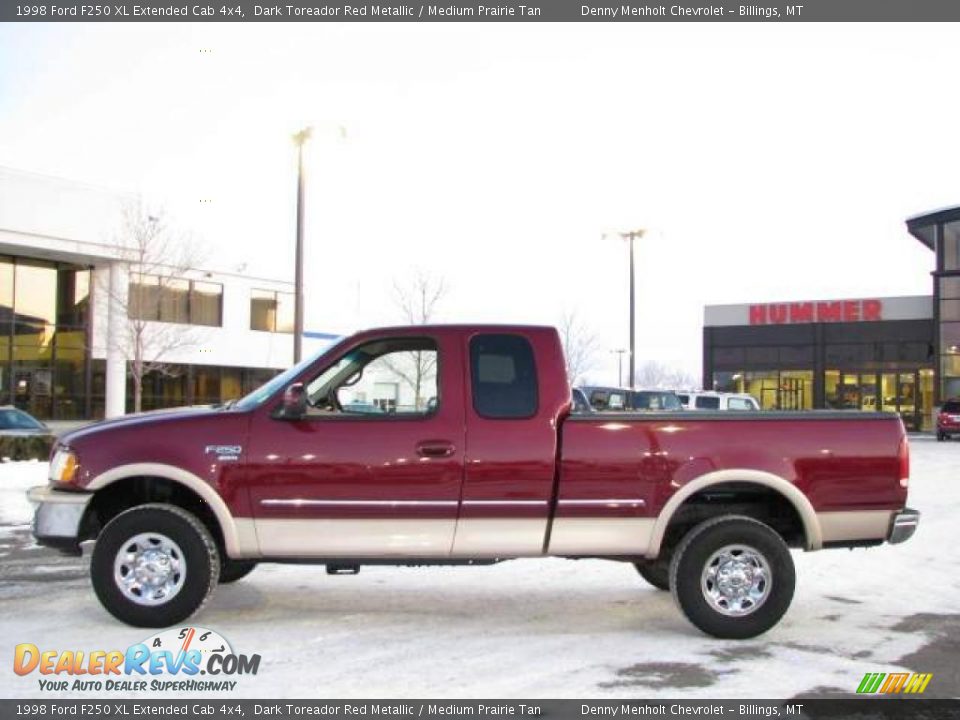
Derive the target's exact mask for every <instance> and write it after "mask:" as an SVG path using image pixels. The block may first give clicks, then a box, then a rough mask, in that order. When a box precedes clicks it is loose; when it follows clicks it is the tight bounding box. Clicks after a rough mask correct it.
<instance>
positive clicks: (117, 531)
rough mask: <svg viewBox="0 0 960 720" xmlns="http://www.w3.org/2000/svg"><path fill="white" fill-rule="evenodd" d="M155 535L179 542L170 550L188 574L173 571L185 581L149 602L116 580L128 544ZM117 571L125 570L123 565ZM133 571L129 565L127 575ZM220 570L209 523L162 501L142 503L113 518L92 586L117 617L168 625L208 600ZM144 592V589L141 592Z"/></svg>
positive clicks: (99, 547) (100, 545) (100, 542)
mask: <svg viewBox="0 0 960 720" xmlns="http://www.w3.org/2000/svg"><path fill="white" fill-rule="evenodd" d="M151 534H156V535H160V536H163V537H165V538H167V539H169V540H171V541H172V542H173V543H175V544H176V546H177V550H179V553H176V552H173V553H170V555H171V557H174V558H176V562H177V565H178V567H180V568H182V569H183V575H182V577H181V576H180V575H179V574H176V573H174V574H172V575H171V577H176V578H181V579H180V580H179V582H180V583H181V584H180V586H179V589H178V590H177V591H176V592H173V594H172V595H171V596H170V599H169V600H166V601H163V600H160V601H158V602H157V603H156V604H152V605H145V604H141V603H139V602H135V601H134V600H133V599H131V598H130V597H128V595H127V594H125V593H124V591H123V590H121V588H120V585H119V583H118V582H117V581H116V580H115V579H114V577H115V563H116V562H118V558H119V553H120V551H121V550H122V549H123V548H124V547H125V546H126V545H127V544H128V543H132V542H133V541H134V539H135V538H136V537H137V536H142V535H147V536H149V535H151ZM153 540H154V541H155V538H154V539H153ZM149 543H150V541H149V540H148V541H146V542H144V543H143V544H144V545H145V546H146V547H147V549H149V548H150V547H151V546H150V544H149ZM130 547H133V545H130ZM131 564H133V561H131ZM117 572H118V573H121V574H122V572H123V569H121V570H120V571H117ZM130 572H132V571H130V570H128V571H127V573H126V574H127V575H128V574H129V573H130ZM219 575H220V556H219V553H218V552H217V545H216V543H215V542H214V540H213V538H212V537H211V536H210V532H209V531H208V530H207V528H206V527H205V526H204V525H203V523H202V522H200V520H198V519H197V518H196V517H195V516H194V515H191V514H190V513H189V512H187V511H186V510H183V509H182V508H179V507H176V506H175V505H166V504H162V503H151V504H148V505H139V506H137V507H134V508H131V509H130V510H127V511H125V512H122V513H120V514H119V515H117V516H116V517H115V518H113V520H111V521H110V522H108V523H107V525H106V527H105V528H104V529H103V532H101V533H100V536H99V537H98V538H97V542H96V545H94V548H93V556H92V558H91V561H90V577H91V580H92V581H93V589H94V592H96V594H97V597H98V598H99V599H100V602H101V603H102V604H103V607H104V608H106V610H107V612H109V613H110V614H111V615H113V616H114V617H115V618H117V619H118V620H122V621H123V622H125V623H127V624H128V625H134V626H136V627H151V628H159V627H169V626H170V625H175V624H177V623H180V622H182V621H184V620H186V619H187V618H188V617H190V616H191V615H193V614H194V613H195V612H197V610H199V609H200V608H201V607H202V606H203V604H204V603H205V602H206V601H207V600H208V599H209V597H210V595H211V594H212V592H213V589H214V588H215V587H216V586H217V579H218V577H219ZM132 592H134V593H135V592H137V590H136V589H134V590H133V591H132ZM143 595H144V593H143V592H142V591H140V596H143Z"/></svg>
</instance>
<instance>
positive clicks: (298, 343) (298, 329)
mask: <svg viewBox="0 0 960 720" xmlns="http://www.w3.org/2000/svg"><path fill="white" fill-rule="evenodd" d="M312 133H313V128H312V127H309V126H307V127H305V128H303V130H301V131H300V132H298V133H294V135H293V142H294V144H295V145H296V146H297V250H296V259H295V260H294V263H295V264H296V268H295V270H294V280H293V294H294V297H293V364H294V365H296V364H297V363H298V362H300V356H301V354H302V343H303V212H304V208H303V196H304V177H303V146H304V144H305V143H306V142H307V140H309V139H310V135H311V134H312Z"/></svg>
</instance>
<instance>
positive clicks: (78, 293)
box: [57, 267, 90, 327]
mask: <svg viewBox="0 0 960 720" xmlns="http://www.w3.org/2000/svg"><path fill="white" fill-rule="evenodd" d="M89 307H90V271H89V270H87V269H84V268H73V267H60V268H58V269H57V324H58V325H73V326H76V327H79V326H82V325H86V323H87V313H88V312H89Z"/></svg>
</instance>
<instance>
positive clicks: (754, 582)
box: [670, 515, 796, 639]
mask: <svg viewBox="0 0 960 720" xmlns="http://www.w3.org/2000/svg"><path fill="white" fill-rule="evenodd" d="M795 584H796V575H795V572H794V566H793V558H792V557H791V556H790V550H789V548H787V545H786V543H784V541H783V539H782V538H781V537H780V536H779V535H778V534H777V533H776V532H774V531H773V530H772V529H771V528H770V527H768V526H767V525H764V524H763V523H761V522H758V521H756V520H753V519H751V518H748V517H743V516H737V515H726V516H723V517H719V518H714V519H712V520H707V521H705V522H703V523H701V524H699V525H697V526H696V527H694V528H693V529H692V530H690V532H689V533H687V535H686V536H685V537H684V538H683V541H682V542H681V543H680V546H679V547H678V548H677V550H676V552H675V553H674V556H673V561H672V563H671V565H670V588H671V590H672V591H673V597H674V600H676V602H677V605H678V606H679V607H680V609H681V610H682V611H683V614H684V615H686V616H687V619H688V620H690V622H692V623H693V624H694V625H696V626H697V627H698V628H700V629H701V630H702V631H703V632H705V633H707V634H708V635H713V636H714V637H719V638H731V639H743V638H752V637H756V636H757V635H760V634H761V633H764V632H766V631H767V630H769V629H770V628H772V627H773V626H774V625H776V624H777V622H779V621H780V618H782V617H783V615H784V613H786V611H787V608H789V607H790V601H791V600H792V599H793V591H794V586H795Z"/></svg>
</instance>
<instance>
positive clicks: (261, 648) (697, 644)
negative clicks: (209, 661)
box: [0, 438, 960, 698]
mask: <svg viewBox="0 0 960 720" xmlns="http://www.w3.org/2000/svg"><path fill="white" fill-rule="evenodd" d="M958 465H960V443H936V442H933V441H930V440H928V439H926V438H918V439H916V440H915V441H914V443H913V485H912V488H911V497H910V504H911V505H912V506H913V507H916V508H917V509H920V510H921V511H922V512H923V513H924V516H923V519H922V521H921V524H920V529H919V531H918V533H917V535H916V536H915V537H914V538H913V539H912V540H911V541H910V542H908V543H906V544H904V545H899V546H890V545H885V546H882V547H879V548H874V549H870V550H855V551H847V550H833V551H824V552H818V553H796V554H795V560H796V562H797V574H798V587H797V594H796V597H795V599H794V602H793V606H792V607H791V609H790V611H789V612H788V614H787V616H786V617H785V618H784V620H783V621H782V622H781V624H780V625H779V626H778V627H776V628H774V629H773V630H772V631H770V632H769V633H767V634H766V635H765V636H763V637H760V638H757V639H754V640H749V641H740V642H733V641H719V640H715V639H712V638H709V637H706V636H704V635H702V634H700V633H699V632H698V631H697V630H695V629H694V628H693V627H692V626H690V625H689V624H688V623H687V622H686V620H684V618H683V617H682V616H681V614H680V612H679V611H678V610H677V609H676V608H675V607H674V605H673V602H672V600H671V598H670V596H669V595H668V594H666V593H662V592H659V591H656V590H654V589H653V588H651V587H650V586H648V585H646V584H645V583H644V582H643V581H642V580H641V579H640V578H639V577H638V576H637V575H636V573H635V572H634V570H633V568H632V567H631V566H629V565H625V564H619V563H612V562H604V561H566V560H557V559H550V560H521V561H514V562H507V563H503V564H500V565H495V566H490V567H446V568H420V569H418V568H389V567H365V568H363V569H362V571H361V572H360V574H359V575H357V576H328V575H326V574H325V573H324V570H323V568H322V567H319V566H316V567H313V566H285V565H272V566H263V567H260V568H258V569H257V570H256V571H255V572H254V573H253V574H252V575H250V576H249V577H248V578H247V579H245V580H243V581H241V582H239V583H237V584H235V585H231V586H223V587H221V588H219V589H218V591H217V593H216V594H215V596H214V597H213V599H212V600H211V601H210V603H209V604H208V605H207V606H206V608H205V609H204V610H203V612H202V613H201V614H200V615H199V616H197V617H196V618H195V623H196V624H197V625H201V626H204V627H207V628H212V629H215V630H217V631H218V632H220V633H221V634H222V635H224V636H225V637H226V638H227V639H228V640H229V641H230V642H231V643H232V645H233V647H234V650H235V651H236V652H240V653H246V654H252V653H258V654H260V655H261V657H262V663H261V667H260V672H259V673H258V674H257V675H256V676H249V677H243V678H240V681H239V684H238V686H237V690H236V692H235V694H234V695H232V696H243V697H256V696H260V697H327V698H345V697H356V698H365V697H366V698H382V697H410V698H413V697H450V698H468V697H502V698H507V697H516V698H521V697H529V698H534V697H597V698H604V697H609V698H623V697H645V698H656V697H661V698H667V697H677V696H684V697H691V698H697V697H702V698H709V697H754V698H761V697H790V696H793V695H795V694H798V693H804V692H808V691H811V690H815V689H822V688H833V689H835V690H836V691H842V692H852V691H853V690H854V689H855V688H856V686H857V685H858V684H859V681H860V678H862V677H863V674H864V673H866V672H868V671H870V672H878V671H882V672H890V671H894V670H897V669H901V668H906V669H910V670H916V671H927V672H929V671H930V670H931V668H930V667H921V666H919V665H918V666H917V667H908V666H907V664H905V663H906V661H901V659H902V658H904V656H908V655H910V654H911V653H916V652H919V653H920V655H916V656H914V657H915V658H920V660H918V661H917V662H919V663H920V664H922V663H923V662H924V660H923V659H922V658H923V657H925V656H924V655H923V652H924V648H925V647H929V646H930V644H931V643H932V642H934V641H936V640H937V637H938V632H939V629H938V627H939V626H941V625H943V624H944V623H949V622H954V623H956V621H957V619H958V618H960V592H958V590H960V554H957V553H952V552H950V551H951V550H952V549H953V548H955V547H956V545H957V541H958V539H960V526H958V523H957V518H958V516H960V477H958V473H957V468H958ZM34 470H35V469H34V468H29V469H25V471H24V475H25V474H26V473H27V472H30V473H33V472H34ZM2 481H4V482H8V483H11V484H12V483H19V484H21V485H23V486H29V485H31V484H35V483H34V482H33V481H29V482H28V481H27V480H25V479H19V478H18V479H11V478H10V477H8V475H7V474H5V475H4V476H3V480H2ZM2 492H3V495H2V497H0V501H2V502H3V503H4V509H3V511H2V512H3V513H4V517H7V516H8V515H7V513H8V512H9V513H10V515H9V516H10V517H13V516H14V513H13V512H12V511H10V510H9V508H6V504H7V502H8V500H9V498H10V497H12V494H13V491H10V492H9V493H8V492H7V489H6V488H5V489H4V490H3V491H2ZM18 518H19V519H18V520H17V522H21V521H23V516H18ZM16 534H17V538H18V539H17V542H20V543H22V544H23V545H24V547H23V548H22V549H18V550H16V552H13V553H12V554H10V555H8V556H6V557H3V558H0V618H3V619H2V620H0V630H2V632H0V635H2V637H3V638H4V639H5V641H6V642H7V643H8V645H7V647H6V649H5V650H4V652H7V653H10V655H12V650H13V647H12V646H13V645H14V644H16V643H20V642H31V643H34V644H36V645H38V646H40V647H41V649H50V648H56V649H60V650H64V649H68V648H73V649H85V650H87V651H91V650H95V649H105V650H107V649H114V648H116V649H124V648H126V647H127V646H129V645H131V644H133V643H135V642H138V641H140V640H142V639H144V638H146V637H147V636H149V635H151V634H152V633H151V632H150V631H144V630H138V629H135V628H130V627H126V626H124V625H122V624H120V623H119V622H117V621H115V620H113V619H112V618H111V617H110V616H109V615H107V613H106V612H105V611H104V610H103V609H102V608H101V607H100V605H99V604H98V602H97V600H96V598H95V597H94V594H93V592H92V590H91V589H90V586H89V581H88V580H87V578H86V568H85V566H86V563H87V562H88V559H87V558H84V559H83V560H77V559H69V558H68V559H61V558H60V557H59V556H56V555H54V554H52V553H50V552H48V551H47V550H44V549H29V547H26V546H27V545H28V544H29V538H28V535H27V534H26V531H25V530H20V529H18V530H17V531H16ZM8 542H9V541H8V540H7V539H2V538H0V545H5V544H6V543H8ZM2 550H3V551H4V552H7V551H8V550H9V548H6V547H4V548H2ZM922 613H927V614H931V617H932V616H933V615H936V616H939V617H942V618H947V620H945V621H943V622H940V621H939V620H938V619H937V618H933V620H932V621H931V620H930V619H929V618H928V619H927V620H926V621H923V622H920V621H918V620H917V616H919V615H920V614H922ZM908 618H910V620H909V621H908V620H907V619H908ZM10 655H8V657H10ZM937 678H938V676H935V678H934V680H933V681H932V683H931V686H930V688H929V689H928V694H930V693H931V692H933V691H936V692H937V693H938V694H941V695H958V694H960V684H958V686H956V687H950V686H949V685H944V683H946V682H948V680H949V679H948V678H947V679H941V684H940V686H939V687H938V685H937ZM93 694H101V695H102V693H93ZM40 695H42V693H41V692H40V691H39V689H38V684H37V675H36V674H34V675H32V676H28V677H19V676H16V675H15V674H14V673H13V672H12V670H11V669H10V665H6V666H0V696H3V697H34V696H40ZM208 695H209V693H198V694H197V696H198V697H199V696H208ZM70 696H74V694H71V695H70ZM140 697H143V695H140Z"/></svg>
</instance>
